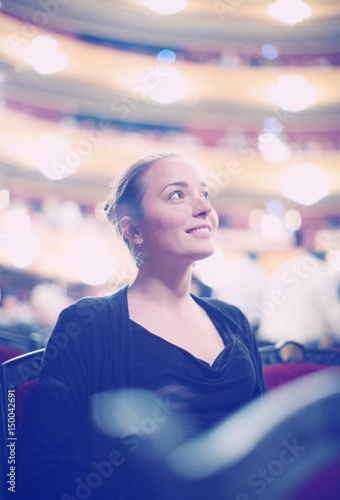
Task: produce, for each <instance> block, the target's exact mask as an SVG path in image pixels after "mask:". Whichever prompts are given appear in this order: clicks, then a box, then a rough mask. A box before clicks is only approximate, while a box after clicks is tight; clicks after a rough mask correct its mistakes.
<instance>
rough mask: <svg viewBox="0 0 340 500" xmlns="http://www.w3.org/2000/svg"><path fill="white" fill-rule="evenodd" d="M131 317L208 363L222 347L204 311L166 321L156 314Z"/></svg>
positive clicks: (173, 317)
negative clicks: (136, 317)
mask: <svg viewBox="0 0 340 500" xmlns="http://www.w3.org/2000/svg"><path fill="white" fill-rule="evenodd" d="M132 319H134V321H136V322H137V323H139V324H140V325H142V326H143V327H144V328H146V329H147V330H149V331H150V332H151V333H153V334H154V335H157V336H159V337H161V338H163V339H164V340H166V341H167V342H170V343H172V344H174V345H176V346H178V347H181V348H182V349H185V350H186V351H188V352H190V353H191V354H192V355H193V356H195V357H197V358H199V359H202V360H204V361H206V362H208V363H209V364H210V365H211V364H212V363H213V362H214V360H215V359H216V357H217V356H218V355H219V353H220V352H221V351H222V350H223V349H224V342H223V339H222V337H221V335H220V333H219V332H218V330H217V328H216V326H215V325H214V323H213V322H212V320H211V319H210V318H209V316H208V315H207V314H206V313H205V312H204V311H202V313H201V312H199V313H197V314H191V315H189V314H188V315H186V316H182V317H180V318H179V317H176V315H173V316H169V317H168V318H167V320H166V321H165V320H164V318H163V317H160V316H158V315H157V314H153V315H145V316H143V317H139V318H138V319H135V318H132Z"/></svg>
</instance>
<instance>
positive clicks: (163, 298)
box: [129, 263, 192, 307]
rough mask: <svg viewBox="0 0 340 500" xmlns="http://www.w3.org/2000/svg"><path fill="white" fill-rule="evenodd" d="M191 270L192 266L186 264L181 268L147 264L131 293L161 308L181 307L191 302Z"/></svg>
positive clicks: (133, 285) (140, 271)
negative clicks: (164, 306) (163, 306)
mask: <svg viewBox="0 0 340 500" xmlns="http://www.w3.org/2000/svg"><path fill="white" fill-rule="evenodd" d="M191 269H192V264H185V265H183V266H182V268H181V267H180V266H178V265H177V266H171V265H170V264H169V265H167V266H157V265H153V266H151V265H150V264H148V263H145V264H144V265H143V267H142V268H141V269H140V270H139V271H138V274H137V277H136V279H135V280H134V282H133V283H132V284H131V285H130V287H129V291H130V293H132V294H138V295H142V297H143V299H145V300H147V301H151V302H152V303H154V304H158V305H159V306H161V305H162V304H164V305H167V307H169V306H170V305H172V306H174V307H176V306H178V307H180V306H181V305H184V304H186V303H187V302H188V301H191V297H190V289H191Z"/></svg>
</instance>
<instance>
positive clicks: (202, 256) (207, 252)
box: [194, 248, 215, 260]
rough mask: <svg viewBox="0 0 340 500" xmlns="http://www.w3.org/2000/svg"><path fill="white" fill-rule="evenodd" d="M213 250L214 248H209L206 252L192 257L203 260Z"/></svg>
mask: <svg viewBox="0 0 340 500" xmlns="http://www.w3.org/2000/svg"><path fill="white" fill-rule="evenodd" d="M214 252H215V248H211V249H210V251H209V250H207V251H206V252H201V253H199V254H197V255H196V256H194V259H195V260H204V259H207V258H208V257H210V256H211V255H212V254H213V253H214Z"/></svg>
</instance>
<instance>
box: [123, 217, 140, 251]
mask: <svg viewBox="0 0 340 500" xmlns="http://www.w3.org/2000/svg"><path fill="white" fill-rule="evenodd" d="M119 224H120V228H121V230H122V233H123V235H124V236H125V237H126V238H127V239H128V240H129V241H131V243H134V244H135V245H141V244H142V243H143V242H144V238H143V236H142V232H141V230H140V228H139V226H138V223H137V222H136V221H135V220H134V219H133V218H132V217H130V216H128V215H124V217H122V218H121V219H120V222H119Z"/></svg>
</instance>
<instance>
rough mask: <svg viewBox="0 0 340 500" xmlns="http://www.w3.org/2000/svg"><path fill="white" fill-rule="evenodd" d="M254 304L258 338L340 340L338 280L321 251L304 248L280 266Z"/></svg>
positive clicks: (302, 341) (327, 342)
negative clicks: (258, 320)
mask: <svg viewBox="0 0 340 500" xmlns="http://www.w3.org/2000/svg"><path fill="white" fill-rule="evenodd" d="M320 257H321V258H320ZM255 307H256V308H257V309H258V311H260V313H261V315H262V322H261V326H260V332H259V336H260V338H261V339H266V340H268V341H270V342H273V343H275V342H277V341H279V340H282V339H285V340H296V341H298V342H301V343H315V342H317V343H321V344H323V345H328V346H329V345H330V344H339V343H340V301H339V296H338V282H337V279H336V275H335V274H329V273H328V271H327V268H326V264H325V262H324V258H323V257H322V256H320V255H316V254H315V255H313V254H312V253H310V252H303V253H301V254H300V255H298V256H296V257H294V258H292V259H290V260H289V261H287V262H285V263H284V264H282V265H281V266H279V267H278V268H277V269H276V270H275V271H274V272H273V273H272V275H271V276H270V277H269V279H268V282H267V286H266V290H265V295H264V298H263V300H262V301H261V302H257V303H256V304H255Z"/></svg>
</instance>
